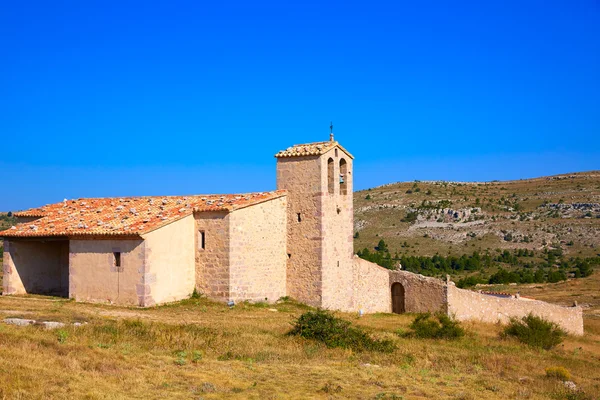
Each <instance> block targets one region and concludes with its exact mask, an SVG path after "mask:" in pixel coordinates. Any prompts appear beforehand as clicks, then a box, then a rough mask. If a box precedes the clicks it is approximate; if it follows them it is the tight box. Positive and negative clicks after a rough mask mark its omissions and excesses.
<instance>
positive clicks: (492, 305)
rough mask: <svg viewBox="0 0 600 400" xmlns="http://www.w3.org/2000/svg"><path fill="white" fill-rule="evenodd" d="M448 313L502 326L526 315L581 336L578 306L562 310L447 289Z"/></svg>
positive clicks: (452, 287) (512, 298) (580, 311)
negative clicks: (537, 317) (499, 323)
mask: <svg viewBox="0 0 600 400" xmlns="http://www.w3.org/2000/svg"><path fill="white" fill-rule="evenodd" d="M448 313H449V314H450V315H454V316H455V318H457V319H458V320H461V321H462V320H479V321H483V322H492V323H495V322H498V321H499V322H501V323H506V322H508V321H509V320H510V318H511V317H516V318H521V317H524V316H526V315H528V314H530V313H531V314H533V315H537V316H539V317H542V318H545V319H547V320H549V321H552V322H554V323H556V324H557V325H559V326H560V327H562V328H563V329H565V330H566V331H567V332H569V333H572V334H575V335H583V315H582V309H581V307H562V306H559V305H556V304H550V303H546V302H543V301H537V300H529V299H518V298H514V297H509V298H501V297H495V296H490V295H486V294H482V293H477V292H473V291H470V290H464V289H459V288H457V287H456V286H454V284H452V283H451V284H450V285H449V286H448Z"/></svg>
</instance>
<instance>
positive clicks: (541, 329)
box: [503, 314, 566, 350]
mask: <svg viewBox="0 0 600 400" xmlns="http://www.w3.org/2000/svg"><path fill="white" fill-rule="evenodd" d="M503 336H514V337H516V338H517V339H519V340H520V341H521V342H523V343H525V344H527V345H529V346H531V347H538V348H541V349H545V350H549V349H551V348H553V347H554V346H556V345H558V344H560V343H561V342H562V341H563V339H564V337H565V336H566V332H565V331H564V330H562V329H561V328H560V327H559V326H558V325H556V324H555V323H554V322H550V321H547V320H545V319H543V318H540V317H536V316H535V315H532V314H529V315H527V316H525V317H523V318H522V319H518V318H512V319H511V320H510V323H509V324H508V325H507V326H506V328H505V329H504V332H503Z"/></svg>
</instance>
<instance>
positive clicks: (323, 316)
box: [288, 309, 396, 353]
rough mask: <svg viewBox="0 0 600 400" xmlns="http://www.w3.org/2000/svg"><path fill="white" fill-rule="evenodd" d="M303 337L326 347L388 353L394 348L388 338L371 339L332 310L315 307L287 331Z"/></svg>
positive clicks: (359, 328)
mask: <svg viewBox="0 0 600 400" xmlns="http://www.w3.org/2000/svg"><path fill="white" fill-rule="evenodd" d="M288 334H289V335H292V336H301V337H303V338H305V339H310V340H316V341H319V342H322V343H324V344H325V345H326V346H327V347H331V348H333V347H341V348H343V349H352V350H355V351H380V352H384V353H390V352H392V351H394V350H395V349H396V346H395V345H394V343H393V342H392V341H391V340H389V339H382V340H378V339H373V338H372V337H371V336H369V334H368V333H367V332H365V330H364V329H363V328H361V327H357V326H352V323H351V322H349V321H346V320H344V319H342V318H339V317H336V316H335V315H334V314H333V313H332V312H330V311H327V310H323V309H317V310H313V311H307V312H305V313H304V314H302V315H301V316H299V317H298V319H296V321H295V322H294V327H293V328H292V330H291V331H290V332H289V333H288Z"/></svg>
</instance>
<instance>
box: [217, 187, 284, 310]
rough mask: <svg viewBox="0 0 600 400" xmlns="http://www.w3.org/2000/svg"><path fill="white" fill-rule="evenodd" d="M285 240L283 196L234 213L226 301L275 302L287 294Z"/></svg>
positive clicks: (231, 219) (232, 216)
mask: <svg viewBox="0 0 600 400" xmlns="http://www.w3.org/2000/svg"><path fill="white" fill-rule="evenodd" d="M286 241H287V199H286V197H285V196H283V197H279V198H276V199H273V200H270V201H266V202H264V203H261V204H257V205H253V206H251V207H246V208H243V209H240V210H236V211H233V213H232V214H231V216H230V246H229V247H230V269H229V271H230V286H229V287H230V294H229V299H231V300H236V301H237V300H251V301H268V302H275V301H277V300H278V299H279V298H280V297H283V296H285V295H286V275H287V274H286V272H287V271H286V266H287V252H286Z"/></svg>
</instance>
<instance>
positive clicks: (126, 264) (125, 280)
mask: <svg viewBox="0 0 600 400" xmlns="http://www.w3.org/2000/svg"><path fill="white" fill-rule="evenodd" d="M113 252H120V253H121V267H116V266H115V262H114V255H113ZM145 263H146V257H145V243H144V241H143V240H142V239H131V240H97V239H96V240H94V239H89V240H79V239H77V240H76V239H72V240H71V241H70V243H69V297H71V298H74V299H75V300H76V301H87V302H107V303H112V304H119V305H139V306H145V305H146V304H145V300H144V296H143V293H140V292H139V290H140V286H139V285H141V284H143V274H144V270H145Z"/></svg>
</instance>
